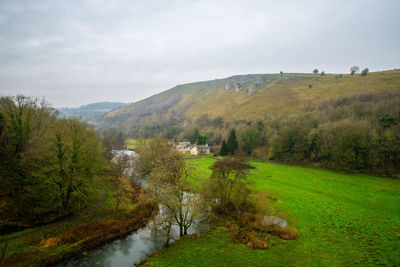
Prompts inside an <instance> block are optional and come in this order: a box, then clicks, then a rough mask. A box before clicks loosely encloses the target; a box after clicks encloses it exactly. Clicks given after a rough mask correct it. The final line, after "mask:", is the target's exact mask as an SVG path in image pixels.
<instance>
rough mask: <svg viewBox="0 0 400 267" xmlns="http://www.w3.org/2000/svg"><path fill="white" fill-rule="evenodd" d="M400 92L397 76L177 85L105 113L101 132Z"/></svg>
mask: <svg viewBox="0 0 400 267" xmlns="http://www.w3.org/2000/svg"><path fill="white" fill-rule="evenodd" d="M385 91H389V92H393V91H400V70H391V71H382V72H374V73H369V74H368V75H367V76H361V75H360V74H357V75H350V74H344V75H337V74H326V75H324V76H321V75H315V74H298V73H288V74H286V73H284V74H249V75H238V76H232V77H229V78H225V79H216V80H212V81H203V82H196V83H189V84H184V85H178V86H176V87H174V88H172V89H169V90H167V91H165V92H162V93H160V94H157V95H154V96H151V97H149V98H146V99H144V100H142V101H139V102H136V103H133V104H130V105H127V106H124V107H122V108H120V109H116V110H113V111H111V112H109V113H107V114H106V115H105V116H104V118H102V119H101V120H99V121H98V125H99V127H100V128H104V127H107V126H112V125H113V126H123V127H124V128H125V129H126V130H128V129H129V127H130V126H131V125H133V124H134V123H136V124H137V123H156V122H161V121H166V120H171V119H172V120H174V121H175V122H177V123H179V124H180V125H184V124H185V123H187V122H190V121H193V120H195V119H198V118H200V117H201V116H202V115H208V116H209V118H211V119H213V118H216V117H218V116H222V118H223V120H224V121H225V122H230V121H237V120H256V119H263V118H265V117H266V116H267V115H269V114H276V115H289V114H293V113H296V114H298V113H303V112H305V111H307V108H308V107H309V106H310V104H312V105H316V104H318V103H320V102H321V101H324V100H329V99H333V98H338V97H341V96H348V95H353V94H359V93H380V92H385Z"/></svg>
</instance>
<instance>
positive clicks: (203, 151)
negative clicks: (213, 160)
mask: <svg viewBox="0 0 400 267" xmlns="http://www.w3.org/2000/svg"><path fill="white" fill-rule="evenodd" d="M190 154H192V155H208V154H210V147H209V146H208V145H207V144H206V145H194V146H193V147H192V149H190Z"/></svg>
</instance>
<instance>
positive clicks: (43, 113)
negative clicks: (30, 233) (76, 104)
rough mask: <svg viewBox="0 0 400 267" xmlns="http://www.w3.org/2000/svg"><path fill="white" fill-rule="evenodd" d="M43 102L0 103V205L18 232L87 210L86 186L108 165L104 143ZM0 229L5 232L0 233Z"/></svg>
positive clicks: (19, 99) (21, 98) (17, 99)
mask: <svg viewBox="0 0 400 267" xmlns="http://www.w3.org/2000/svg"><path fill="white" fill-rule="evenodd" d="M56 113H57V112H56V111H55V110H54V109H53V108H52V107H51V106H50V105H48V104H47V103H45V102H44V101H41V102H39V101H38V100H36V99H32V98H28V97H24V96H17V97H14V98H10V97H6V98H0V114H1V118H2V119H1V120H0V128H1V133H0V144H1V149H0V201H3V199H4V198H6V199H7V205H6V207H5V209H3V210H2V211H1V213H2V215H3V214H4V215H6V217H7V220H8V221H7V222H4V221H3V224H2V226H1V227H3V226H4V225H6V226H5V227H8V223H10V227H11V225H14V226H16V227H26V226H29V225H31V224H35V223H45V222H50V221H52V220H54V219H56V218H58V217H60V216H65V215H68V214H71V213H74V212H76V211H77V210H79V209H81V208H83V207H84V206H85V205H86V203H87V199H88V190H87V185H88V181H89V180H90V179H91V178H92V177H93V175H96V174H97V173H100V172H102V170H104V169H103V166H105V165H106V159H105V157H104V155H105V154H104V150H103V146H102V141H101V140H100V138H98V136H97V135H96V133H95V132H94V130H92V129H89V128H88V127H87V124H86V123H82V122H80V121H79V119H78V118H75V117H71V118H68V119H58V118H57V117H56ZM0 230H1V229H0Z"/></svg>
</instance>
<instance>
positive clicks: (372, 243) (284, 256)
mask: <svg viewBox="0 0 400 267" xmlns="http://www.w3.org/2000/svg"><path fill="white" fill-rule="evenodd" d="M214 161H215V160H214V159H212V158H198V159H191V160H190V162H191V163H192V164H193V166H194V167H195V169H196V172H195V173H196V175H194V176H193V178H192V182H193V183H194V184H195V185H197V186H201V183H202V181H204V180H205V179H207V177H209V175H210V173H211V170H210V169H209V166H211V165H212V163H213V162H214ZM251 164H252V165H253V166H254V167H255V169H253V170H252V171H251V172H250V174H249V176H248V178H249V179H250V180H251V181H253V182H254V184H253V185H252V188H253V190H255V191H262V192H265V193H266V194H268V196H269V199H270V204H271V206H273V209H272V210H271V215H278V216H281V217H284V218H285V219H286V220H287V221H288V222H289V225H291V226H293V227H295V228H296V229H297V230H298V231H299V232H300V237H299V238H298V239H297V240H293V241H287V242H286V241H285V242H276V245H275V246H272V247H270V248H268V249H266V250H259V249H250V248H248V247H246V245H244V244H239V243H235V242H233V241H232V240H231V239H230V237H229V236H228V235H227V233H226V232H225V230H224V229H223V228H217V229H214V230H213V231H211V232H210V233H208V234H204V235H195V236H187V237H184V238H182V239H181V240H179V241H177V242H175V243H174V244H173V245H172V246H171V247H170V248H168V249H164V250H162V251H161V252H159V253H157V254H155V255H153V256H151V257H150V258H148V259H147V261H146V263H145V265H151V266H166V265H167V266H168V265H173V266H294V265H296V266H343V265H345V266H346V265H386V266H398V265H399V264H400V205H399V203H400V181H399V180H394V179H388V178H381V177H374V176H368V175H356V174H341V173H337V172H333V171H329V170H322V169H312V168H305V167H295V166H288V165H280V164H273V163H265V162H259V161H251Z"/></svg>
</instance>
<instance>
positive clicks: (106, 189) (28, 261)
mask: <svg viewBox="0 0 400 267" xmlns="http://www.w3.org/2000/svg"><path fill="white" fill-rule="evenodd" d="M92 182H93V187H92V188H93V194H92V195H93V196H94V197H93V202H92V204H91V207H89V208H88V209H87V210H86V211H84V212H83V213H81V215H79V216H76V217H73V218H69V219H66V220H64V221H61V222H56V223H53V224H48V225H44V226H40V227H34V228H29V229H25V230H23V231H19V232H14V233H11V234H8V235H2V236H0V266H43V265H49V264H53V263H55V262H57V261H60V260H62V259H65V258H68V257H70V256H73V255H75V254H77V253H79V252H82V251H83V250H86V249H90V248H93V247H96V246H98V245H101V244H103V243H105V242H109V241H111V240H113V239H115V238H118V237H121V236H123V235H125V234H127V233H129V232H131V231H133V230H136V229H137V228H139V227H141V226H142V225H143V224H144V223H145V221H146V219H145V218H146V215H144V214H143V213H141V215H142V216H140V215H138V214H137V213H138V212H140V211H139V209H136V208H135V205H134V204H126V205H122V206H120V210H119V211H116V210H115V207H116V199H115V197H114V196H113V195H114V192H115V190H116V188H115V185H114V184H113V183H112V182H111V179H110V177H96V178H95V179H93V181H92ZM93 207H96V208H93Z"/></svg>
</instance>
